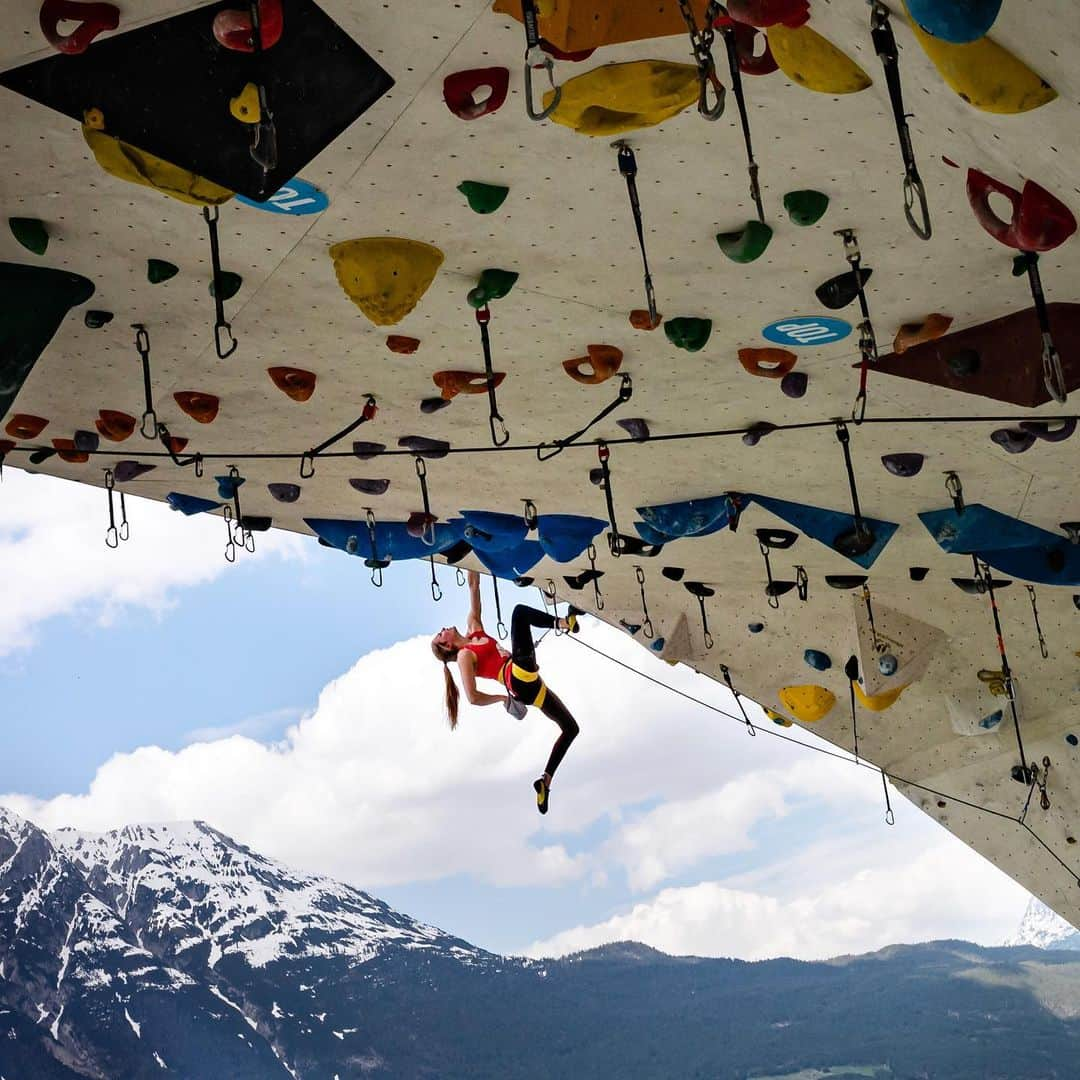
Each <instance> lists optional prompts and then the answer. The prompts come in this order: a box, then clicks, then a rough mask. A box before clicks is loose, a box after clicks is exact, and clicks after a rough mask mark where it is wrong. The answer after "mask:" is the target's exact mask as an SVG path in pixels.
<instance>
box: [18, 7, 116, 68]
mask: <svg viewBox="0 0 1080 1080" xmlns="http://www.w3.org/2000/svg"><path fill="white" fill-rule="evenodd" d="M61 22H78V24H79V25H78V26H77V27H76V28H75V29H74V30H72V32H71V33H70V34H61V33H60V23H61ZM38 23H39V25H40V26H41V32H42V33H43V34H44V35H45V40H46V41H48V43H49V44H50V45H51V46H52V47H53V48H54V49H56V51H57V52H62V53H67V54H68V55H69V56H76V55H78V54H79V53H83V52H86V50H87V49H88V48H90V43H91V42H92V41H93V40H94V38H96V37H97V36H98V34H100V33H103V32H104V31H105V30H115V29H116V28H117V27H118V26H119V25H120V9H119V8H118V7H116V5H115V4H84V3H80V2H79V0H45V2H44V3H43V4H42V5H41V11H40V12H39V13H38Z"/></svg>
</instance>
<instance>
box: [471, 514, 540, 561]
mask: <svg viewBox="0 0 1080 1080" xmlns="http://www.w3.org/2000/svg"><path fill="white" fill-rule="evenodd" d="M461 516H462V517H463V518H464V519H465V524H466V526H471V527H472V530H479V531H478V532H476V533H474V532H472V530H468V531H467V532H466V533H465V539H466V540H468V541H469V543H470V544H472V546H473V547H474V548H475V549H476V550H477V551H502V550H504V549H505V548H513V547H517V546H518V544H520V543H522V541H523V540H524V539H525V534H526V533H527V532H528V531H529V528H528V526H527V525H526V524H525V519H524V518H523V517H521V516H520V515H517V514H499V513H496V512H495V511H493V510H462V511H461Z"/></svg>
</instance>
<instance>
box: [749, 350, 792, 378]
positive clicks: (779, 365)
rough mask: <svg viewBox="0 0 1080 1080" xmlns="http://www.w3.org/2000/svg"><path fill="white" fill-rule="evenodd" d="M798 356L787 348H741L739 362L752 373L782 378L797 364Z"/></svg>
mask: <svg viewBox="0 0 1080 1080" xmlns="http://www.w3.org/2000/svg"><path fill="white" fill-rule="evenodd" d="M798 359H799V358H798V357H797V356H796V355H795V354H794V353H793V352H788V350H787V349H740V350H739V363H740V364H742V366H743V368H744V369H745V370H746V371H748V372H749V373H750V374H751V375H758V376H760V377H761V378H763V379H782V378H783V377H784V376H785V375H786V374H787V373H788V372H789V371H790V370H791V369H792V368H793V367H794V366H795V364H796V362H797V361H798Z"/></svg>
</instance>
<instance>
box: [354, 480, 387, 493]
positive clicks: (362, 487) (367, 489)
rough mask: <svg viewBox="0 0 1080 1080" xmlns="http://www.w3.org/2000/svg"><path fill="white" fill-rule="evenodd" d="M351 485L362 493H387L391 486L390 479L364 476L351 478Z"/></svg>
mask: <svg viewBox="0 0 1080 1080" xmlns="http://www.w3.org/2000/svg"><path fill="white" fill-rule="evenodd" d="M349 486H350V487H352V488H353V490H355V491H359V492H360V493H361V494H362V495H385V494H386V492H387V490H388V489H389V487H390V481H389V480H365V479H363V478H350V479H349Z"/></svg>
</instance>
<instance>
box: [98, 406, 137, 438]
mask: <svg viewBox="0 0 1080 1080" xmlns="http://www.w3.org/2000/svg"><path fill="white" fill-rule="evenodd" d="M94 427H96V428H97V429H98V434H99V435H100V436H101V437H102V438H103V439H108V440H109V441H110V442H123V441H124V440H125V439H126V438H128V437H129V436H130V435H131V433H132V432H133V431H134V430H135V417H134V416H128V414H127V413H123V412H117V411H116V410H115V409H98V418H97V419H96V420H95V421H94Z"/></svg>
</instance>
